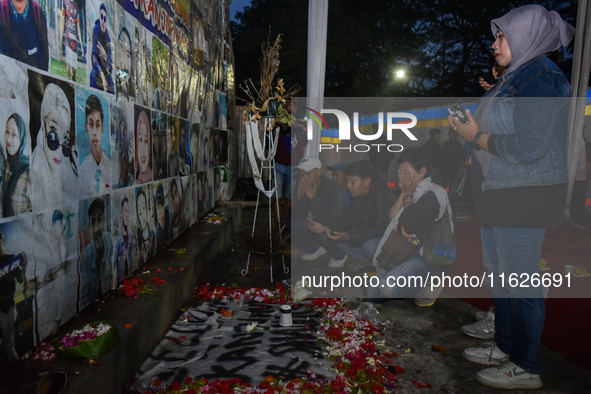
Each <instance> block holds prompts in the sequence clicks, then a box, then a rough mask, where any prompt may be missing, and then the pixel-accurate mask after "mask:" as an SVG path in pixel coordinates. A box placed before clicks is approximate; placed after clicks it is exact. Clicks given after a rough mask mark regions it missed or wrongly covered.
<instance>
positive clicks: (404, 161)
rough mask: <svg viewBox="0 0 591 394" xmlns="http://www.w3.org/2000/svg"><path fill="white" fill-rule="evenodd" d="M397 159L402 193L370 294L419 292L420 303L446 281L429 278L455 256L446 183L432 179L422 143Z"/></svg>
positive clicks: (432, 299) (381, 247) (383, 296)
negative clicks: (375, 282)
mask: <svg viewBox="0 0 591 394" xmlns="http://www.w3.org/2000/svg"><path fill="white" fill-rule="evenodd" d="M398 163H399V169H398V178H399V186H400V189H401V194H400V196H399V197H398V199H397V200H396V202H395V203H394V205H393V206H392V209H391V210H390V219H391V221H390V224H389V225H388V227H387V229H386V232H385V233H384V235H383V237H382V239H381V241H380V243H379V246H378V248H377V250H376V254H375V256H374V258H373V264H374V266H375V267H376V268H377V269H378V277H379V278H380V281H379V286H378V287H370V288H369V289H368V296H369V297H370V298H372V299H374V300H376V301H377V300H381V301H383V300H385V299H387V298H403V297H416V298H415V303H416V304H417V305H419V306H431V305H433V304H434V303H435V301H436V300H437V297H438V296H439V293H440V292H441V290H442V286H435V287H433V286H432V283H431V281H430V280H429V282H428V283H426V280H427V278H428V277H432V276H434V275H441V274H442V272H443V270H444V269H445V268H446V267H448V266H450V265H452V264H453V262H454V261H455V258H456V252H455V244H454V241H453V222H452V212H451V206H450V202H449V198H448V196H447V192H446V191H445V189H444V188H442V187H441V186H439V185H436V184H434V183H433V182H432V181H431V177H430V176H429V175H430V172H431V167H430V163H429V158H428V156H427V153H426V152H425V151H424V150H423V149H421V148H410V149H407V150H405V151H404V152H403V153H402V154H401V155H400V158H399V160H398ZM433 284H437V282H433Z"/></svg>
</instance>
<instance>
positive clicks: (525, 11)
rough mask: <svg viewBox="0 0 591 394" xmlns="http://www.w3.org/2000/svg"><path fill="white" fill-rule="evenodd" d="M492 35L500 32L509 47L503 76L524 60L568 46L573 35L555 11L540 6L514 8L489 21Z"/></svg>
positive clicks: (567, 24) (572, 31)
mask: <svg viewBox="0 0 591 394" xmlns="http://www.w3.org/2000/svg"><path fill="white" fill-rule="evenodd" d="M490 28H491V31H492V34H493V35H495V36H496V34H497V30H498V29H500V30H501V31H502V32H503V35H504V36H505V39H506V40H507V44H509V49H510V50H511V61H510V62H509V65H508V67H507V68H506V69H505V72H504V73H503V74H504V75H507V74H509V73H510V72H512V71H513V70H515V69H517V68H518V67H519V66H521V65H522V64H523V63H525V62H526V61H528V60H530V59H533V58H535V57H538V56H540V55H543V54H545V53H548V52H552V51H554V50H556V49H558V48H560V47H561V46H563V45H564V46H567V45H568V44H569V43H570V42H571V40H572V39H573V36H574V35H575V28H574V27H573V26H572V25H571V24H570V23H568V22H566V21H564V20H563V19H562V17H561V16H560V14H558V12H556V11H548V10H547V9H545V8H544V7H542V6H540V5H525V6H523V7H519V8H515V9H513V10H511V11H509V13H507V14H505V15H503V16H502V17H500V18H497V19H493V20H492V21H491V22H490Z"/></svg>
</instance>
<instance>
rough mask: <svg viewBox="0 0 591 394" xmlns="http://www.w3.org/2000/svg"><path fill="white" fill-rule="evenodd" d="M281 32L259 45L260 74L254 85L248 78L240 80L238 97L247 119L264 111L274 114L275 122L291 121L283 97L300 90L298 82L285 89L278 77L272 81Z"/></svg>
mask: <svg viewBox="0 0 591 394" xmlns="http://www.w3.org/2000/svg"><path fill="white" fill-rule="evenodd" d="M281 40H282V34H279V35H278V36H277V38H276V39H275V41H274V42H273V43H271V40H270V38H268V39H267V41H265V42H263V43H262V45H261V49H262V58H261V59H260V66H261V75H260V80H259V84H258V87H257V86H256V85H255V84H254V83H253V82H252V79H248V80H246V81H244V82H243V83H242V84H240V89H242V91H243V92H244V93H245V95H246V97H247V98H246V99H242V98H240V100H242V101H244V102H245V103H246V104H245V106H244V113H245V114H246V115H247V116H249V120H250V121H257V120H259V119H261V118H262V117H263V116H265V115H272V116H273V117H276V119H277V121H278V122H279V123H284V124H288V125H289V126H291V124H292V116H291V114H290V113H289V112H288V111H287V108H286V106H287V100H288V99H289V98H290V97H292V96H294V95H296V94H297V93H299V92H300V90H301V88H300V87H299V85H294V86H292V87H290V88H289V89H286V88H285V86H284V83H283V79H282V78H278V79H277V83H276V85H273V83H274V80H275V77H276V75H277V72H278V70H279V64H280V60H279V50H280V49H281Z"/></svg>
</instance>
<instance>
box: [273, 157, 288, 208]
mask: <svg viewBox="0 0 591 394" xmlns="http://www.w3.org/2000/svg"><path fill="white" fill-rule="evenodd" d="M275 172H276V174H277V198H278V199H280V200H281V199H282V198H283V197H285V198H286V199H288V200H291V167H290V166H286V165H285V164H276V165H275Z"/></svg>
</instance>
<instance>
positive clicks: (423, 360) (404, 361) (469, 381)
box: [205, 207, 591, 393]
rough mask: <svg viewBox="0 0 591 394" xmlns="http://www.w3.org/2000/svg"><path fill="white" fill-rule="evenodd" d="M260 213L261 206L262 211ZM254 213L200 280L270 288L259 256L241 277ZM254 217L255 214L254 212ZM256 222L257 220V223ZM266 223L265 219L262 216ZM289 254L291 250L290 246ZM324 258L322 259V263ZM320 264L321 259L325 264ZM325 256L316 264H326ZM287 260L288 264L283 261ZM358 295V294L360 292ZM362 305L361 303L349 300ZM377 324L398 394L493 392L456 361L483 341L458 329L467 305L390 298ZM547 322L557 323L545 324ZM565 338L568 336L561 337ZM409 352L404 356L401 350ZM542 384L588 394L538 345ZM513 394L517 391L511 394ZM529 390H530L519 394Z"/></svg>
mask: <svg viewBox="0 0 591 394" xmlns="http://www.w3.org/2000/svg"><path fill="white" fill-rule="evenodd" d="M265 210H266V207H265V209H264V210H263V211H265ZM253 215H254V210H253V209H252V208H245V209H244V210H243V213H242V218H243V220H242V225H241V226H240V229H241V231H240V232H239V233H238V234H234V236H233V237H232V238H231V240H230V244H229V247H228V248H227V249H226V250H224V251H223V252H222V253H220V254H219V255H218V256H217V257H216V259H215V262H216V263H215V265H210V268H209V270H208V271H207V272H206V273H205V278H207V280H208V281H209V282H210V283H211V284H212V285H221V284H225V285H227V286H231V285H233V284H236V285H238V286H240V287H242V288H251V287H266V286H269V287H273V286H272V285H271V283H270V278H269V268H268V267H269V265H268V261H267V260H266V259H265V258H263V256H258V255H253V254H251V260H250V273H249V275H248V276H246V277H245V276H242V275H241V271H242V270H243V269H244V267H245V264H246V260H247V256H248V250H249V249H248V246H249V245H248V243H247V238H248V237H249V236H250V232H251V229H252V218H253ZM259 215H260V210H259ZM260 220H261V219H257V222H259V221H260ZM263 222H265V223H266V218H263ZM294 250H295V248H294ZM323 258H324V260H322V259H323ZM325 260H326V261H325ZM327 260H328V259H327V258H326V256H323V257H322V258H320V259H319V260H318V263H319V264H320V263H322V264H326V262H327ZM288 262H289V260H288ZM348 265H349V266H350V268H355V266H358V267H359V268H360V267H363V264H362V263H359V262H357V263H356V262H354V261H353V262H350V263H349V264H348ZM281 271H282V266H281V258H280V257H279V256H276V257H275V259H274V263H273V272H274V281H280V280H282V279H287V278H289V277H290V275H289V274H284V273H282V272H281ZM360 295H361V296H363V295H362V294H360ZM352 301H353V302H363V301H367V300H366V299H357V300H352ZM375 307H376V309H377V310H378V311H379V319H380V320H381V321H386V320H387V321H390V323H391V324H390V325H389V328H388V329H387V330H386V331H385V332H384V338H385V339H386V340H387V341H386V343H387V345H388V346H389V347H390V348H391V349H392V351H396V352H397V353H399V354H401V355H400V357H399V358H398V359H396V362H397V363H398V364H399V365H400V366H401V367H402V368H403V369H404V370H405V371H406V372H405V374H402V375H398V376H397V379H398V380H397V384H398V392H402V393H413V392H420V393H429V392H431V393H494V392H498V390H494V389H489V388H486V387H484V386H482V385H481V384H479V383H478V382H477V381H476V380H475V374H476V372H478V371H479V370H480V369H482V367H481V366H479V365H476V364H473V363H470V362H468V361H466V360H465V359H464V358H463V357H462V350H463V349H464V348H466V347H475V346H480V344H482V343H484V342H486V341H483V340H479V339H475V338H471V337H468V336H466V335H464V334H463V333H461V331H460V327H461V326H462V325H464V324H470V323H473V322H474V321H475V319H474V317H473V316H472V313H473V312H474V311H475V310H476V309H475V308H474V307H473V306H472V305H470V304H468V303H466V302H465V301H462V300H460V299H454V298H440V299H439V300H438V301H437V302H436V303H435V305H433V306H432V307H417V306H416V305H415V304H414V303H413V300H412V299H401V300H392V301H389V302H386V303H382V304H375ZM547 324H560V322H548V323H547ZM565 335H568V334H567V333H565ZM433 345H436V346H442V347H444V348H445V349H446V350H447V351H448V352H449V355H447V356H444V355H443V353H442V352H435V351H432V346H433ZM407 349H410V350H411V351H410V354H405V352H404V351H405V350H407ZM541 359H542V374H541V376H542V381H543V383H544V388H543V389H541V390H538V391H537V392H539V393H591V371H589V370H587V369H585V368H583V367H581V366H580V365H578V364H576V363H574V362H572V361H570V360H568V359H567V358H565V357H564V356H562V355H561V354H560V353H558V352H556V351H554V350H552V349H549V348H547V347H542V351H541ZM412 380H416V381H419V382H421V383H425V382H427V383H429V384H431V386H432V388H430V389H429V388H422V389H417V387H416V385H415V384H414V383H412ZM512 392H515V393H518V392H520V391H518V390H514V391H512ZM523 392H530V391H525V390H524V391H523Z"/></svg>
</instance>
